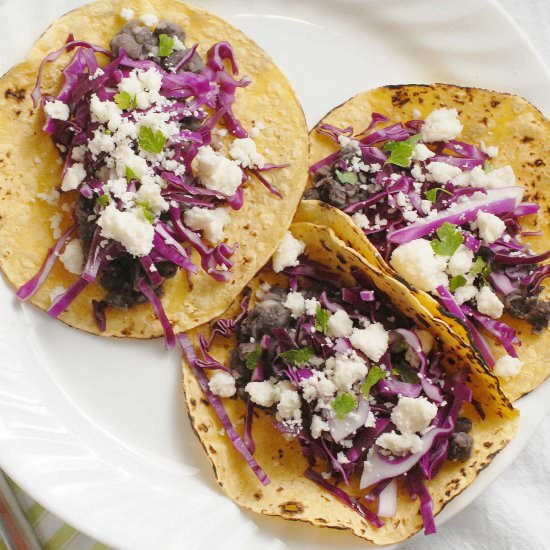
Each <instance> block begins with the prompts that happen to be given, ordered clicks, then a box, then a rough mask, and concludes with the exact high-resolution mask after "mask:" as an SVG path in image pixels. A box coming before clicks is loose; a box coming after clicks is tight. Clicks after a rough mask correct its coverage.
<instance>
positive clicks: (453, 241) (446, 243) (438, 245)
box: [432, 222, 464, 256]
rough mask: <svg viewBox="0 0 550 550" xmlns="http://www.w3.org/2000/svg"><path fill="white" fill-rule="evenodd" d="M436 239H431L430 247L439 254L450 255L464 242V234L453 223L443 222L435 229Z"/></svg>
mask: <svg viewBox="0 0 550 550" xmlns="http://www.w3.org/2000/svg"><path fill="white" fill-rule="evenodd" d="M437 236H438V237H439V238H438V239H434V240H433V241H432V248H433V250H434V252H435V253H436V254H439V255H440V256H452V255H453V254H454V253H455V252H456V250H457V248H458V247H459V246H460V245H461V244H462V243H463V242H464V236H463V235H462V233H461V232H460V231H459V230H458V227H457V226H456V225H454V224H453V223H449V222H445V223H444V224H443V225H442V226H441V227H439V228H438V230H437Z"/></svg>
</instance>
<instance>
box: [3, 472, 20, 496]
mask: <svg viewBox="0 0 550 550" xmlns="http://www.w3.org/2000/svg"><path fill="white" fill-rule="evenodd" d="M6 481H7V482H8V485H9V487H10V489H11V490H12V491H13V492H14V493H15V494H16V495H17V494H18V493H19V492H20V491H21V489H20V488H19V486H18V485H16V484H15V482H14V481H13V480H12V479H11V478H9V477H8V476H6Z"/></svg>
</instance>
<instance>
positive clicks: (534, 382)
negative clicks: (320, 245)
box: [296, 84, 550, 400]
mask: <svg viewBox="0 0 550 550" xmlns="http://www.w3.org/2000/svg"><path fill="white" fill-rule="evenodd" d="M363 128H365V129H364V130H363ZM549 142H550V122H549V121H548V120H547V119H546V118H544V116H543V115H542V114H541V113H540V112H539V111H537V110H536V109H535V108H534V107H533V106H532V105H530V104H529V103H528V102H527V101H525V100H524V99H521V98H519V97H516V96H513V95H508V94H501V93H496V92H490V91H487V90H480V89H473V88H460V87H457V86H449V85H443V84H436V85H432V86H417V85H411V86H387V87H382V88H377V89H375V90H372V91H368V92H365V93H361V94H359V95H357V96H356V97H354V98H352V99H350V100H349V101H347V102H346V103H344V104H343V105H341V106H340V107H337V108H336V109H335V110H334V111H332V112H331V113H329V114H328V115H327V116H326V118H324V119H323V120H322V121H321V122H320V123H319V124H318V125H317V127H316V128H315V129H314V130H313V131H312V132H311V138H310V144H311V155H312V163H313V165H312V166H311V168H310V174H311V185H310V188H309V189H308V190H307V191H306V193H305V199H306V200H305V201H304V202H303V205H302V208H301V210H300V212H299V213H298V216H297V218H296V219H297V220H302V221H315V222H316V223H329V224H330V225H331V226H332V227H333V228H334V230H335V231H336V232H337V233H338V234H339V236H340V237H342V238H343V239H344V240H345V241H346V242H347V243H348V244H350V245H351V246H352V247H353V248H355V250H357V251H359V252H360V253H361V254H362V255H363V256H365V257H366V258H367V259H368V260H370V261H372V262H376V263H377V264H378V265H379V266H380V268H381V269H383V270H384V271H385V272H387V273H388V274H390V275H391V276H395V277H399V278H400V279H401V280H402V281H405V282H406V284H408V285H409V286H410V288H411V290H412V292H413V293H414V295H415V296H416V297H417V298H418V300H419V301H420V302H421V303H422V304H423V305H424V306H425V307H426V308H427V309H428V310H429V311H430V312H431V313H432V314H433V315H437V316H439V317H440V318H443V319H445V320H446V322H447V323H448V324H449V326H451V327H452V328H453V330H454V331H455V332H456V333H457V334H458V335H460V336H461V337H462V338H465V339H469V340H470V341H471V342H472V344H473V345H474V346H475V348H476V349H477V350H478V351H479V353H480V354H481V355H482V357H483V359H484V361H485V362H486V364H487V365H488V366H489V367H490V368H491V369H492V370H493V372H494V373H495V374H496V375H497V376H498V377H499V378H500V380H501V383H502V385H503V389H504V391H505V393H506V394H507V395H508V397H510V398H511V399H512V400H515V399H517V398H518V397H520V396H521V395H523V394H525V393H527V392H529V391H531V390H533V389H534V388H536V387H537V386H538V385H540V384H541V383H542V382H543V381H544V379H545V378H546V377H547V376H548V375H549V373H550V341H549V334H548V320H549V318H550V302H549V301H548V295H549V294H548V291H547V290H544V287H543V281H544V279H545V277H547V276H548V275H549V274H550V266H549V265H548V263H547V262H546V263H545V260H547V259H548V257H550V250H549V245H548V243H549V242H550V214H549V212H550V211H549V205H550V188H549V187H548V179H549V176H550V172H549V167H548V160H547V159H548V152H549Z"/></svg>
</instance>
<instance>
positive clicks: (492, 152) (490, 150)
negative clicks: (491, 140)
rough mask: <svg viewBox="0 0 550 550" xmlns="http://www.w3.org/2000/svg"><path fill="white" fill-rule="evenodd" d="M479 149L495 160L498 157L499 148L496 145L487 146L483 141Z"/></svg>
mask: <svg viewBox="0 0 550 550" xmlns="http://www.w3.org/2000/svg"><path fill="white" fill-rule="evenodd" d="M479 148H480V149H481V150H482V151H483V152H484V153H485V154H486V155H489V156H490V157H491V158H495V157H496V156H497V155H498V147H497V146H496V145H485V143H484V142H483V141H482V142H481V145H480V146H479Z"/></svg>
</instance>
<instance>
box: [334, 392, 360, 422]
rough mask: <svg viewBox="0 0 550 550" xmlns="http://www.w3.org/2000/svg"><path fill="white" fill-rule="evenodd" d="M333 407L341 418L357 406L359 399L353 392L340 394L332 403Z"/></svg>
mask: <svg viewBox="0 0 550 550" xmlns="http://www.w3.org/2000/svg"><path fill="white" fill-rule="evenodd" d="M331 406H332V409H333V410H334V412H335V413H336V417H337V418H339V419H340V420H342V419H344V418H346V416H347V415H348V414H349V413H350V412H352V411H354V410H355V409H356V408H357V399H356V397H355V395H353V394H352V393H342V394H340V395H339V396H338V397H337V398H336V399H335V400H334V401H333V402H332V403H331Z"/></svg>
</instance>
